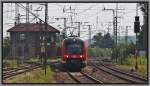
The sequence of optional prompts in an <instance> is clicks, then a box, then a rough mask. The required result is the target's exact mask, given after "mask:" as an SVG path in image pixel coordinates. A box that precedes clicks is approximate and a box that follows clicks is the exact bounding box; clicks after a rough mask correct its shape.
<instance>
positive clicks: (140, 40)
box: [138, 3, 148, 49]
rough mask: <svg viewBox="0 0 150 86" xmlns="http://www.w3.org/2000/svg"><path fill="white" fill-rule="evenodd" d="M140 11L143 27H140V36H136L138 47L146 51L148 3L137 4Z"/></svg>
mask: <svg viewBox="0 0 150 86" xmlns="http://www.w3.org/2000/svg"><path fill="white" fill-rule="evenodd" d="M139 5H140V9H141V11H142V12H143V19H144V21H143V25H142V27H141V32H140V35H139V36H138V46H139V48H140V49H147V47H148V44H147V41H148V40H147V38H148V27H147V26H148V3H139Z"/></svg>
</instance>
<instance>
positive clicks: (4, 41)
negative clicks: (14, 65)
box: [2, 37, 10, 58]
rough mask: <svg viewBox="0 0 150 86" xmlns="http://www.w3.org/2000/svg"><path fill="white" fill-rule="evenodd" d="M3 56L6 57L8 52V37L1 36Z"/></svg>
mask: <svg viewBox="0 0 150 86" xmlns="http://www.w3.org/2000/svg"><path fill="white" fill-rule="evenodd" d="M2 46H3V51H2V52H3V58H6V57H7V56H8V55H9V53H10V37H4V38H3V45H2Z"/></svg>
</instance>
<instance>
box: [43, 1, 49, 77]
mask: <svg viewBox="0 0 150 86" xmlns="http://www.w3.org/2000/svg"><path fill="white" fill-rule="evenodd" d="M47 17H48V4H47V3H45V32H44V31H43V32H44V33H43V34H44V40H43V41H44V48H45V53H44V69H45V75H46V65H47V33H46V31H47Z"/></svg>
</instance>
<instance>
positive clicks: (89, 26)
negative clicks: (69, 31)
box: [86, 25, 92, 47]
mask: <svg viewBox="0 0 150 86" xmlns="http://www.w3.org/2000/svg"><path fill="white" fill-rule="evenodd" d="M86 26H88V30H89V47H91V26H92V25H86Z"/></svg>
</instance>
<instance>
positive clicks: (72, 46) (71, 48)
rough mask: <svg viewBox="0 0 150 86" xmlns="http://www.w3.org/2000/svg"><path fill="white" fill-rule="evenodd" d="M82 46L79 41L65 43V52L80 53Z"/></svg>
mask: <svg viewBox="0 0 150 86" xmlns="http://www.w3.org/2000/svg"><path fill="white" fill-rule="evenodd" d="M82 48H83V46H82V44H81V43H67V44H66V54H82Z"/></svg>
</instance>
